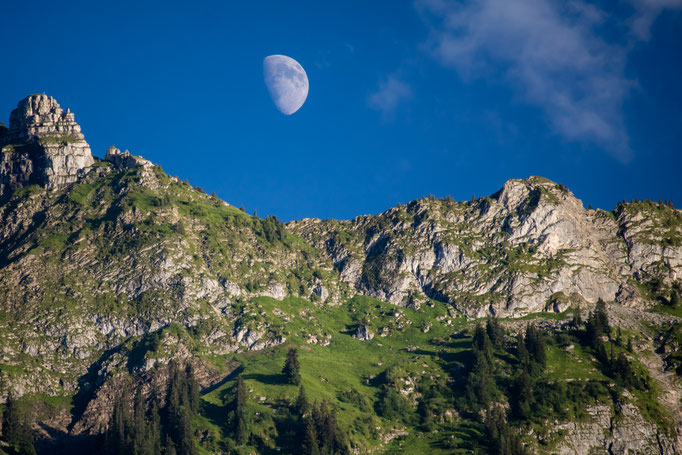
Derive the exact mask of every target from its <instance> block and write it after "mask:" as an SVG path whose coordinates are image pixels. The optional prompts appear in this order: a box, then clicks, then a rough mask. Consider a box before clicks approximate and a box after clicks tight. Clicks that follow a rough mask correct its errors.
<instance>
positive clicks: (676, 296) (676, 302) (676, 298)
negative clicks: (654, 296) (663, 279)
mask: <svg viewBox="0 0 682 455" xmlns="http://www.w3.org/2000/svg"><path fill="white" fill-rule="evenodd" d="M680 300H682V299H680V293H679V291H678V290H677V289H673V291H672V293H671V294H670V306H671V307H673V308H679V307H680V303H682V302H680Z"/></svg>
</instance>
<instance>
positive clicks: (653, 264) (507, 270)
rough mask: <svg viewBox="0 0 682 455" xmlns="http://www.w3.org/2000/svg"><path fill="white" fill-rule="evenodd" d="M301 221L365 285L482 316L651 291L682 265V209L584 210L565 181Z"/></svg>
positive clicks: (345, 275) (513, 183)
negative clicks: (366, 213)
mask: <svg viewBox="0 0 682 455" xmlns="http://www.w3.org/2000/svg"><path fill="white" fill-rule="evenodd" d="M289 226H290V228H291V230H292V231H293V232H294V233H296V234H299V235H301V236H303V237H304V238H306V239H307V240H309V241H310V242H311V243H312V244H313V245H315V246H316V247H318V248H320V249H322V250H323V251H325V252H326V254H327V255H328V257H329V258H330V260H331V261H332V262H333V263H334V264H335V268H336V270H338V271H339V273H340V276H341V278H342V279H343V280H344V281H345V282H346V283H348V284H349V285H351V286H352V287H354V288H355V289H356V290H357V291H358V292H361V293H363V294H368V295H371V296H374V297H377V298H380V299H383V300H387V301H390V302H392V303H395V304H397V305H401V306H410V305H415V304H418V303H419V302H420V301H424V300H425V299H427V298H432V299H435V300H440V301H444V302H449V303H452V304H453V305H454V306H455V307H456V308H457V309H458V310H460V311H462V312H463V313H465V314H467V315H471V316H486V315H492V314H494V315H499V316H523V315H525V314H528V313H533V312H540V311H557V312H561V311H564V310H566V309H567V308H569V307H571V306H580V305H583V304H587V305H590V304H594V302H596V301H597V299H599V298H601V299H603V300H605V301H613V300H616V301H618V302H619V303H621V304H624V305H629V306H643V305H646V303H647V302H651V295H648V292H647V290H646V289H645V288H646V287H647V286H648V284H649V283H651V282H660V283H661V284H662V286H663V288H666V289H670V287H671V286H672V285H673V284H675V283H679V281H680V277H682V213H680V211H679V210H675V209H674V208H672V207H669V206H666V205H664V204H656V203H652V202H649V201H645V202H636V203H631V204H619V206H618V207H617V208H616V210H614V211H613V212H605V211H603V210H585V209H584V208H583V205H582V202H581V201H580V200H578V199H577V198H575V196H573V194H572V193H571V192H570V191H569V190H568V189H566V188H565V187H563V186H562V185H559V184H556V183H554V182H551V181H549V180H547V179H543V178H540V177H530V178H527V179H524V180H509V181H507V182H506V183H505V184H504V186H503V187H502V189H501V190H500V191H498V192H497V193H495V194H493V195H492V196H490V197H484V198H481V199H477V200H472V201H470V202H455V201H452V200H438V199H435V198H424V199H420V200H417V201H413V202H411V203H409V204H408V205H406V206H398V207H395V208H393V209H390V210H388V211H386V212H384V213H382V214H380V215H376V216H362V217H358V218H355V219H353V220H351V221H336V220H324V221H322V220H314V219H313V220H311V219H306V220H301V221H295V222H292V223H290V225H289Z"/></svg>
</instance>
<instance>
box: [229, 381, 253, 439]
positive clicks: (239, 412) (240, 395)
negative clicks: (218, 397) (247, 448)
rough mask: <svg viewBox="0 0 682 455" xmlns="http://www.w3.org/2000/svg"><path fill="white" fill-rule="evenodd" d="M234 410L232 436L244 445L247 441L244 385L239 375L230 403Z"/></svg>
mask: <svg viewBox="0 0 682 455" xmlns="http://www.w3.org/2000/svg"><path fill="white" fill-rule="evenodd" d="M232 407H233V409H234V421H233V428H234V436H235V440H236V441H237V442H238V443H240V444H244V443H246V441H248V439H249V431H248V428H247V425H246V410H245V408H246V385H245V384H244V379H243V378H242V375H241V374H240V375H239V376H237V385H236V386H235V393H234V399H233V401H232Z"/></svg>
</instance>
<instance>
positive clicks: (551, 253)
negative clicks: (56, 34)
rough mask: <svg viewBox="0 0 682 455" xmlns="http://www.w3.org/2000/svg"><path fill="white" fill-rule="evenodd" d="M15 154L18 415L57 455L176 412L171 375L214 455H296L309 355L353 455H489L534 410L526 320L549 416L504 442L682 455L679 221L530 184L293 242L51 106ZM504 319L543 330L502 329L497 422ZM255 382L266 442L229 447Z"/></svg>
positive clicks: (11, 280)
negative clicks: (122, 416)
mask: <svg viewBox="0 0 682 455" xmlns="http://www.w3.org/2000/svg"><path fill="white" fill-rule="evenodd" d="M0 147H2V157H0V158H1V159H0V184H1V185H4V186H0V219H1V220H2V223H0V335H1V336H0V400H1V401H4V400H6V398H7V397H8V396H10V395H11V396H13V397H20V396H23V397H24V398H23V400H25V401H26V402H27V403H29V404H30V405H31V409H32V416H33V419H34V420H35V422H36V425H35V427H34V432H35V433H36V434H37V435H39V437H40V440H39V442H38V448H39V449H40V451H41V452H44V453H55V451H56V450H58V449H59V448H60V447H61V450H62V453H78V452H83V451H92V450H99V449H101V447H102V446H101V444H102V434H103V433H104V432H105V431H106V429H107V428H108V426H109V422H110V421H109V418H110V416H111V415H112V413H113V410H114V403H115V402H117V400H119V399H120V398H121V396H127V395H130V396H129V398H130V399H131V400H132V396H133V395H134V393H133V391H137V392H138V393H141V394H143V395H144V397H145V399H146V400H147V401H148V402H149V403H152V402H155V403H156V402H158V403H157V406H163V405H165V402H166V399H167V395H166V391H167V383H168V381H169V375H170V373H169V371H170V369H171V367H170V365H176V364H180V365H185V364H189V365H192V367H193V371H194V373H193V375H194V376H195V378H196V380H197V381H198V383H199V385H200V386H201V387H202V388H203V390H202V398H201V405H200V406H199V410H198V411H197V415H196V416H195V417H194V419H193V420H192V425H193V428H194V433H193V434H192V438H193V439H196V440H197V441H198V442H199V446H200V447H201V450H206V451H210V452H221V451H222V452H230V451H232V452H235V453H254V451H255V452H258V453H273V452H274V451H280V450H283V452H284V453H297V450H300V444H299V443H300V440H301V439H302V438H301V435H300V434H299V433H296V432H297V431H299V432H300V428H299V427H300V424H301V421H299V420H301V419H302V417H301V416H298V415H297V414H296V412H297V411H296V410H295V407H294V405H293V403H294V402H295V401H296V395H297V393H298V388H297V387H295V386H293V385H290V384H287V383H286V382H284V381H283V380H282V377H281V374H280V371H281V368H282V363H283V361H284V356H285V353H286V351H287V349H288V348H290V347H298V348H299V351H300V356H301V368H302V383H303V384H304V385H305V387H306V390H308V393H309V394H310V397H311V399H315V400H326V402H327V403H328V405H329V407H330V408H331V409H332V410H333V411H334V412H336V418H338V422H339V426H340V428H342V429H343V431H344V432H345V434H346V436H347V438H348V441H347V442H348V447H350V448H352V449H353V450H354V451H355V452H356V453H369V452H377V451H379V452H381V451H384V450H386V451H388V453H417V452H419V453H452V451H453V450H459V451H463V452H466V453H471V452H474V453H483V452H484V451H486V450H492V449H491V448H490V447H492V446H490V441H489V439H490V437H489V436H490V435H488V433H486V432H487V431H488V430H487V429H486V426H485V425H484V424H483V423H482V422H481V420H482V416H483V415H484V414H486V411H487V412H492V411H493V410H495V409H498V408H499V406H498V404H499V405H500V406H501V407H502V408H504V409H514V406H517V403H516V398H515V397H516V396H517V395H518V394H517V393H516V392H517V390H516V388H515V387H516V385H515V384H516V382H515V381H517V380H518V378H519V377H520V376H521V374H522V371H523V368H524V365H525V364H524V360H523V359H522V356H521V355H520V354H519V352H518V349H519V341H518V336H521V338H522V339H523V333H524V332H526V331H527V330H529V329H530V326H529V325H527V323H528V322H527V321H534V324H536V325H537V327H539V328H540V329H541V330H542V331H543V336H544V339H545V340H546V343H547V347H546V353H547V362H546V365H545V366H544V367H543V369H541V370H539V372H535V373H534V374H533V377H532V380H531V381H530V384H531V386H530V388H531V390H532V393H531V395H532V397H533V398H532V399H531V402H532V406H533V407H532V409H533V410H534V411H533V414H532V415H517V414H515V413H514V412H512V411H510V412H509V413H508V415H506V416H505V417H504V418H503V419H502V420H504V421H505V422H506V421H509V422H510V424H511V425H514V426H516V427H518V428H519V431H518V432H516V433H513V434H514V437H516V438H518V440H519V441H523V445H525V446H527V447H529V448H530V449H531V450H532V451H533V452H537V453H574V452H575V453H581V454H583V453H584V454H587V453H590V451H594V450H602V449H603V450H610V451H611V453H628V451H633V450H639V451H640V452H642V453H651V452H652V451H653V450H656V451H658V452H660V453H665V454H673V453H681V451H682V441H681V440H680V437H679V435H680V434H682V431H681V430H682V428H680V425H681V423H682V403H681V402H680V400H679V397H680V396H682V386H681V385H680V380H679V374H680V373H675V371H678V370H679V371H682V370H681V369H680V366H679V365H680V360H679V359H680V358H682V357H681V355H682V354H680V344H679V340H680V339H681V338H680V327H682V323H680V321H681V320H680V317H679V316H682V314H681V313H680V310H679V307H675V304H674V302H675V299H679V295H680V291H681V290H682V289H680V288H681V286H682V281H681V279H680V278H681V277H682V275H681V273H682V214H681V213H680V211H678V210H675V209H673V208H672V207H670V206H669V205H667V204H663V203H652V202H648V201H645V202H633V203H629V204H626V203H623V204H619V205H618V207H616V209H615V210H614V211H613V212H605V211H603V210H585V209H584V208H583V206H582V203H581V202H580V201H579V200H577V199H576V198H575V197H574V196H573V195H572V194H571V193H570V191H568V190H567V189H566V188H565V187H563V186H561V185H559V184H556V183H553V182H550V181H548V180H546V179H542V178H540V177H531V178H528V179H525V180H509V181H508V182H506V183H505V184H504V186H503V188H502V189H501V190H500V191H499V192H497V193H495V194H494V195H492V196H490V197H485V198H481V199H478V200H472V201H470V202H455V201H452V200H451V199H445V200H438V199H435V198H433V197H429V198H424V199H420V200H417V201H413V202H411V203H409V204H407V205H405V206H398V207H395V208H392V209H390V210H388V211H386V212H385V213H382V214H379V215H375V216H363V217H358V218H356V219H354V220H350V221H336V220H324V221H322V220H311V219H306V220H301V221H294V222H291V223H288V224H286V225H284V224H282V223H280V222H279V221H278V220H277V219H276V218H274V217H268V218H265V219H260V218H257V217H255V216H250V215H248V214H246V213H245V212H243V211H242V210H239V209H236V208H235V207H232V206H230V205H229V204H227V203H225V202H223V201H221V200H220V199H218V198H217V197H216V196H215V195H211V196H209V195H207V194H205V193H204V191H203V190H201V189H200V188H198V187H192V186H191V185H189V183H187V182H182V181H181V180H180V179H178V178H176V177H171V176H168V175H167V174H166V173H164V172H163V170H162V169H161V168H160V167H159V166H155V165H153V164H152V163H151V162H149V161H147V160H145V159H143V158H140V157H136V156H134V155H131V154H130V153H129V152H128V151H125V152H121V151H120V150H118V149H116V148H115V147H111V148H110V149H109V150H108V151H107V154H106V157H105V159H104V160H100V159H97V158H93V157H92V156H91V155H90V149H89V146H88V145H87V142H85V138H84V136H83V135H82V134H81V133H80V127H79V126H78V125H77V124H76V123H75V120H74V117H73V114H72V113H70V112H68V111H67V112H66V113H64V112H63V111H62V109H61V108H60V107H59V105H58V104H57V103H56V101H55V100H54V99H52V98H49V97H47V96H45V95H32V96H30V97H28V98H27V99H25V100H23V101H21V102H20V103H19V106H18V108H17V110H16V111H14V112H13V114H12V116H11V121H10V128H9V129H6V128H5V129H3V128H2V127H1V126H0ZM598 299H603V300H604V301H606V302H609V310H608V311H609V316H608V317H609V318H610V319H611V321H613V324H614V327H613V329H612V330H611V331H610V332H609V333H608V334H607V333H602V334H601V337H600V338H599V340H603V341H602V343H603V346H602V347H603V352H602V349H601V348H599V344H598V343H597V342H595V339H596V338H594V337H592V338H590V336H589V333H590V329H589V328H590V323H589V322H588V323H587V324H585V323H584V322H581V321H580V318H579V317H578V315H579V314H580V313H579V309H580V308H582V311H583V313H582V314H583V317H586V316H587V313H588V311H589V310H591V309H593V307H594V304H595V303H596V302H597V300H598ZM661 304H665V305H663V306H662V305H661ZM539 312H544V313H542V314H535V313H539ZM493 314H494V315H499V316H504V317H519V316H525V317H526V318H525V319H524V320H523V321H521V320H516V319H508V320H502V321H498V320H495V321H497V322H499V323H500V324H501V326H502V329H501V330H502V332H501V334H500V333H498V334H497V341H496V344H495V347H494V349H493V350H491V351H490V354H489V358H490V361H489V367H490V371H489V375H490V378H489V379H488V380H489V383H491V384H494V386H492V390H493V392H492V396H493V397H494V400H491V403H487V404H485V405H481V404H480V403H479V404H476V403H475V401H476V400H473V401H472V399H471V397H470V395H471V393H470V391H469V390H470V389H471V388H472V387H473V386H472V385H471V384H472V382H471V381H472V379H471V378H472V377H476V374H473V376H472V373H473V371H474V370H475V365H476V364H475V362H474V359H475V358H476V356H475V353H474V350H475V344H476V342H475V339H476V335H475V333H476V331H477V330H476V328H475V325H476V324H477V323H478V322H481V321H479V320H472V317H487V316H490V315H493ZM571 320H573V321H572V322H571ZM621 330H622V333H621ZM519 334H520V335H519ZM593 338H594V339H593ZM604 346H606V347H608V348H609V349H610V357H608V356H606V355H605V354H604V353H606V352H607V351H606V347H604ZM654 351H656V352H654ZM621 354H622V356H621ZM623 359H625V360H623ZM619 362H620V363H619ZM525 366H527V365H525ZM623 369H624V370H625V371H628V372H629V373H631V374H630V376H632V377H633V378H635V380H633V381H630V380H624V379H623V377H622V375H621V370H623ZM240 373H241V374H242V377H243V378H244V380H245V382H246V384H247V396H248V399H249V400H250V404H249V406H248V413H249V419H248V421H249V425H250V426H251V429H252V434H251V439H250V440H249V441H248V442H246V443H243V444H242V445H241V446H239V445H238V446H239V447H236V448H235V445H234V444H235V441H234V440H233V439H234V435H233V434H232V430H231V429H230V423H229V422H230V419H231V417H227V416H231V415H232V414H231V413H233V412H234V410H233V409H232V405H231V403H230V400H231V396H232V393H233V388H234V387H235V384H236V376H237V374H240ZM479 374H480V372H479ZM663 391H665V393H664V392H663ZM550 399H553V400H555V401H554V402H551V400H550ZM129 401H130V400H129ZM505 412H506V411H505ZM299 417H300V419H299ZM486 419H487V417H486ZM484 420H485V419H484ZM503 423H504V422H503ZM504 424H505V425H506V423H504ZM292 428H298V429H297V430H292ZM505 428H506V427H505ZM505 431H509V430H505ZM73 444H76V445H75V446H74V445H73ZM297 444H299V445H297ZM74 447H76V448H74ZM5 448H6V446H4V445H3V442H1V441H0V453H3V452H2V451H3V450H4V449H5Z"/></svg>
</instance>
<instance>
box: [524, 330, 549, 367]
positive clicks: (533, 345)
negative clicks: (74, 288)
mask: <svg viewBox="0 0 682 455" xmlns="http://www.w3.org/2000/svg"><path fill="white" fill-rule="evenodd" d="M525 341H526V349H528V355H529V356H530V360H531V366H532V368H531V372H532V373H535V372H540V371H542V370H543V369H544V367H545V364H546V363H547V352H546V347H545V339H544V337H543V335H542V332H540V330H539V329H538V328H537V327H536V326H535V324H529V325H528V326H526V340H525Z"/></svg>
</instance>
